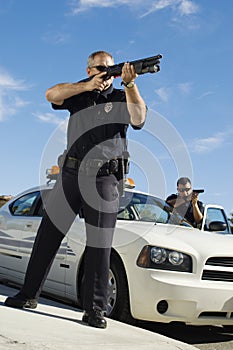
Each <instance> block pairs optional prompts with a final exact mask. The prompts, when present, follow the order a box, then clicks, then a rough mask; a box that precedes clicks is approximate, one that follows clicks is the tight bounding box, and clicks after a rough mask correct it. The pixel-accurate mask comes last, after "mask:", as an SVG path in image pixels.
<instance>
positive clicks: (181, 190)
mask: <svg viewBox="0 0 233 350" xmlns="http://www.w3.org/2000/svg"><path fill="white" fill-rule="evenodd" d="M190 190H191V187H189V188H178V192H189V191H190Z"/></svg>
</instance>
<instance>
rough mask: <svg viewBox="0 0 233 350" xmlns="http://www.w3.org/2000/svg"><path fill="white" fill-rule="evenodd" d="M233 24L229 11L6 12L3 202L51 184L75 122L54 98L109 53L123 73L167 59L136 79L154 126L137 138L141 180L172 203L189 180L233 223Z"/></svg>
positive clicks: (0, 106)
mask: <svg viewBox="0 0 233 350" xmlns="http://www.w3.org/2000/svg"><path fill="white" fill-rule="evenodd" d="M232 13H233V2H232V1H229V0H222V1H219V0H202V1H200V0H194V1H191V0H154V1H152V0H118V1H110V0H102V1H99V0H81V1H76V0H60V1H55V0H46V1H45V0H41V1H29V0H21V1H18V0H0V32H1V37H0V38H1V39H0V40H1V55H0V137H1V142H2V152H1V153H0V164H1V182H0V194H13V195H15V194H17V193H18V192H21V191H22V190H24V189H26V188H29V187H32V186H35V185H37V184H38V183H39V182H40V181H42V182H43V176H42V175H41V174H42V173H43V174H44V169H45V168H46V167H47V166H49V164H50V163H53V164H54V163H55V162H56V157H57V155H58V154H59V153H60V152H61V151H62V149H63V148H64V142H65V133H64V131H65V125H66V123H65V122H63V121H65V120H67V116H68V114H67V113H66V112H65V111H57V112H55V111H53V110H52V109H51V107H50V105H49V103H48V102H47V101H46V99H45V91H46V89H47V88H48V87H50V86H52V85H54V84H56V83H59V82H68V81H69V82H72V81H77V80H79V79H81V78H84V77H85V76H86V73H85V67H86V59H87V56H88V55H89V54H90V53H91V52H93V51H96V50H99V49H103V50H106V51H109V52H111V53H112V54H113V56H114V58H115V63H119V62H123V61H130V60H135V59H139V58H143V57H147V56H153V55H156V54H159V53H160V54H162V55H163V58H162V60H161V71H160V72H159V73H157V74H145V75H143V76H139V77H138V79H137V84H138V86H139V89H140V91H141V94H142V96H143V98H144V100H145V101H146V103H147V106H148V108H149V114H148V121H147V123H146V128H145V130H144V131H143V132H141V131H140V132H134V131H133V132H131V131H130V132H129V138H130V142H129V146H130V151H131V155H132V166H131V172H130V176H131V177H133V178H134V179H135V181H136V184H137V189H138V190H143V191H147V190H150V191H151V192H153V193H155V194H156V193H157V194H159V195H160V196H164V197H166V196H167V195H169V194H170V193H172V192H175V189H176V180H177V178H178V177H179V176H186V175H187V176H190V177H191V178H192V181H193V185H194V187H195V188H204V189H205V193H204V194H203V195H201V200H203V202H204V203H217V204H221V205H223V206H224V207H225V209H226V211H227V213H228V214H229V213H230V212H232V211H233V200H232V198H233V182H232V170H233V167H232V150H233V147H232V143H233V141H232V140H233V137H232V136H233V115H232V114H233V112H232V111H233V94H232V91H233V74H232V73H233V68H232V66H233V65H232V57H233V45H232V43H233V41H232V32H233V28H232V27H233V24H232ZM114 85H115V86H116V87H118V88H119V87H120V78H117V79H115V82H114ZM62 122H63V123H62ZM61 123H62V125H61ZM181 149H182V150H181ZM51 165H52V164H51ZM41 178H42V180H41Z"/></svg>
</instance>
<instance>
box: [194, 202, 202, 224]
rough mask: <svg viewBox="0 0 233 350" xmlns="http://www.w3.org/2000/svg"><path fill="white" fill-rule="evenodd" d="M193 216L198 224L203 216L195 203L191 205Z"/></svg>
mask: <svg viewBox="0 0 233 350" xmlns="http://www.w3.org/2000/svg"><path fill="white" fill-rule="evenodd" d="M193 216H194V219H195V221H196V223H197V224H199V223H200V222H201V220H202V218H203V215H202V213H201V211H200V209H199V207H198V205H197V204H194V205H193Z"/></svg>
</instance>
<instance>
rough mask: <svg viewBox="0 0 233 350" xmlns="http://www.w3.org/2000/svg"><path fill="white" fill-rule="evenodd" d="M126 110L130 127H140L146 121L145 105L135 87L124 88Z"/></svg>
mask: <svg viewBox="0 0 233 350" xmlns="http://www.w3.org/2000/svg"><path fill="white" fill-rule="evenodd" d="M125 94H126V101H127V108H128V111H129V114H130V121H131V124H132V125H141V124H143V123H144V122H145V119H146V104H145V102H144V100H143V98H142V97H141V95H140V93H139V90H138V88H137V85H136V84H134V86H133V87H132V88H127V87H125Z"/></svg>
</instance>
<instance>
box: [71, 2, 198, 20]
mask: <svg viewBox="0 0 233 350" xmlns="http://www.w3.org/2000/svg"><path fill="white" fill-rule="evenodd" d="M119 6H128V7H129V8H131V9H132V10H135V9H136V10H137V9H139V10H140V12H143V14H142V15H141V16H140V17H145V16H148V15H149V14H150V13H152V12H156V11H160V10H163V9H166V8H171V9H172V10H174V11H176V12H177V13H178V14H179V15H181V16H188V15H191V14H195V13H196V12H197V11H198V10H199V8H198V6H197V4H196V3H195V2H194V1H193V0H115V1H112V0H102V1H99V0H79V1H78V0H73V1H72V2H71V12H72V14H73V15H76V14H78V13H80V12H83V11H87V10H89V9H90V8H93V7H95V8H96V7H99V8H101V7H102V8H103V7H105V8H106V7H111V8H112V7H119Z"/></svg>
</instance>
